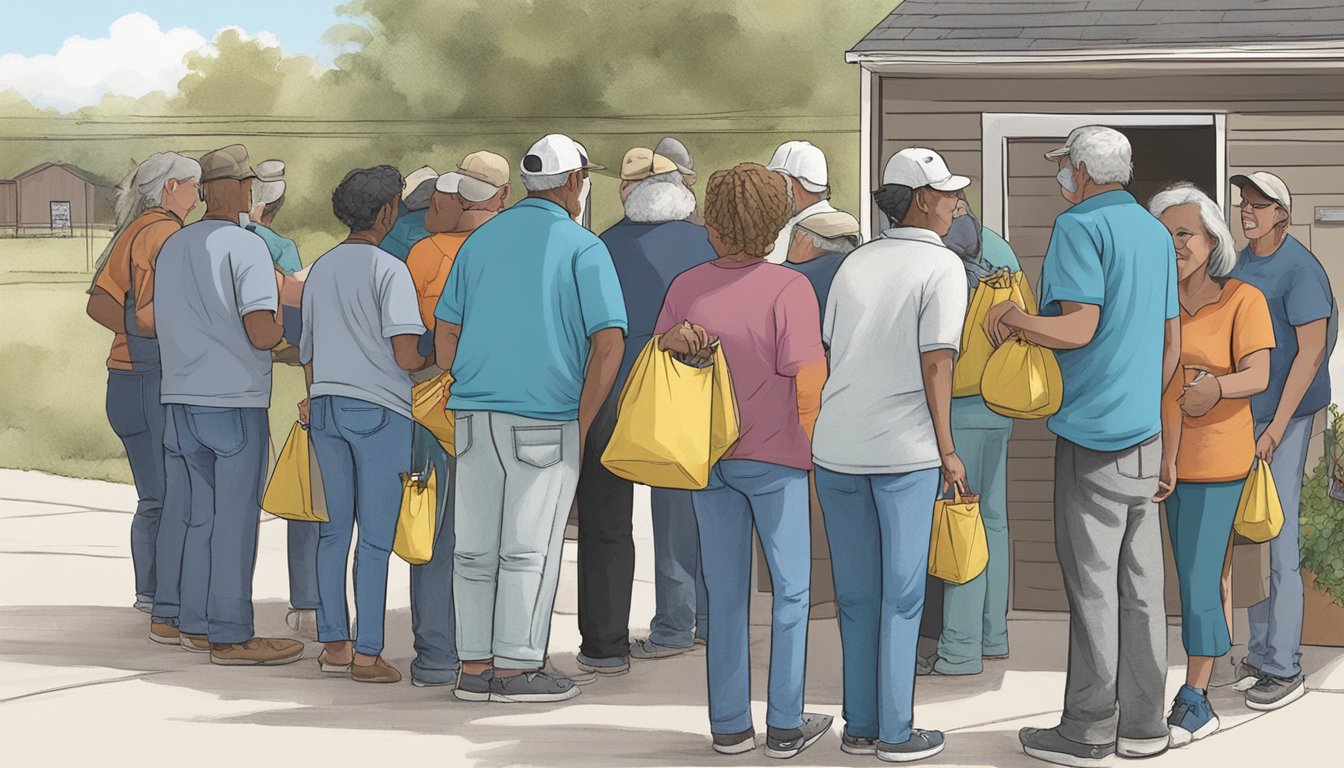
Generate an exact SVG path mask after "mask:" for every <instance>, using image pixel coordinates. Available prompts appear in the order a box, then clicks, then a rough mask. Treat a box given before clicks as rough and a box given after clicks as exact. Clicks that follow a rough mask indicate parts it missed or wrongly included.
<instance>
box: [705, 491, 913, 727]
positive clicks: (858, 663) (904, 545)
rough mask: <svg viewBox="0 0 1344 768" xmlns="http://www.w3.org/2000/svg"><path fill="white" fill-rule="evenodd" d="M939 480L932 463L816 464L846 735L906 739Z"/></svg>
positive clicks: (910, 724)
mask: <svg viewBox="0 0 1344 768" xmlns="http://www.w3.org/2000/svg"><path fill="white" fill-rule="evenodd" d="M938 484H939V471H938V470H937V469H922V470H918V471H915V472H907V473H904V474H899V475H848V474H842V473H839V472H832V471H830V470H828V469H825V468H823V467H817V496H818V498H819V499H820V501H821V508H822V517H823V519H824V521H825V523H826V537H827V539H828V540H829V541H830V544H831V572H832V574H833V575H834V576H835V598H836V603H837V604H838V606H839V608H840V647H841V649H842V651H843V653H844V681H845V699H844V709H843V714H844V718H845V724H846V725H847V726H848V728H849V732H850V733H851V734H853V735H855V736H859V737H863V738H869V739H871V738H875V737H876V738H878V739H880V740H882V741H884V742H887V743H888V744H900V743H903V742H905V741H907V740H909V738H910V730H911V727H912V726H913V723H914V707H915V646H916V644H917V643H918V641H919V620H920V614H921V613H922V612H923V610H924V578H925V574H927V573H928V569H929V536H930V534H931V533H932V531H933V502H934V500H935V499H936V498H937V495H938ZM710 647H711V648H712V647H713V646H710Z"/></svg>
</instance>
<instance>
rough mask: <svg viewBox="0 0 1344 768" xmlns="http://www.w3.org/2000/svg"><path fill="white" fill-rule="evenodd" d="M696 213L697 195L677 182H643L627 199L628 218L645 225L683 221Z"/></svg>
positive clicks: (626, 211) (626, 213)
mask: <svg viewBox="0 0 1344 768" xmlns="http://www.w3.org/2000/svg"><path fill="white" fill-rule="evenodd" d="M694 212H695V194H694V193H692V192H691V190H689V189H687V188H685V187H683V186H681V185H679V184H677V183H675V182H666V181H645V182H642V183H640V185H639V186H637V187H635V188H634V190H632V191H631V192H630V196H629V197H627V198H626V199H625V215H626V217H627V218H629V219H630V220H631V221H638V222H640V223H644V224H662V223H663V222H667V221H681V220H683V219H685V218H686V217H687V216H690V215H691V214H692V213H694Z"/></svg>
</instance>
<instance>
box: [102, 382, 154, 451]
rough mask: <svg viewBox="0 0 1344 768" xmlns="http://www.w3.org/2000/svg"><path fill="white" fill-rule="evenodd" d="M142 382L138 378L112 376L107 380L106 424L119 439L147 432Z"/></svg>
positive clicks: (147, 424) (147, 425) (147, 423)
mask: <svg viewBox="0 0 1344 768" xmlns="http://www.w3.org/2000/svg"><path fill="white" fill-rule="evenodd" d="M143 387H144V382H143V380H142V379H141V378H140V377H139V376H121V375H119V374H112V375H111V376H109V377H108V380H107V423H108V424H110V425H111V426H112V432H113V433H115V434H116V436H117V437H120V438H123V439H124V438H128V437H135V436H136V435H139V434H141V433H144V432H148V431H149V422H148V420H146V418H145V397H144V392H143Z"/></svg>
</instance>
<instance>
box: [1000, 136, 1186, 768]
mask: <svg viewBox="0 0 1344 768" xmlns="http://www.w3.org/2000/svg"><path fill="white" fill-rule="evenodd" d="M1046 157H1047V158H1048V159H1050V160H1055V161H1057V162H1058V164H1059V174H1058V177H1057V178H1058V180H1059V186H1060V190H1061V194H1062V195H1063V196H1064V199H1066V200H1068V201H1069V202H1070V203H1072V204H1073V207H1071V208H1069V209H1068V210H1067V211H1065V212H1064V213H1061V214H1060V215H1059V217H1058V218H1057V219H1056V220H1055V229H1054V232H1053V234H1052V235H1051V238H1050V247H1049V249H1048V250H1047V252H1046V256H1045V264H1044V267H1043V268H1042V272H1041V284H1040V304H1041V314H1040V315H1039V316H1037V315H1028V314H1027V313H1026V312H1024V311H1022V309H1021V308H1019V307H1018V306H1017V305H1016V304H1013V303H1011V302H1005V303H1003V304H999V305H996V306H994V307H991V308H990V310H989V313H988V315H987V317H986V319H985V329H986V331H987V332H988V334H989V336H990V338H991V340H992V341H994V343H995V344H996V345H997V344H1001V343H1003V342H1004V341H1005V340H1007V339H1008V338H1009V337H1010V336H1011V335H1013V334H1014V333H1016V334H1018V335H1020V336H1022V337H1024V338H1025V339H1026V340H1027V341H1029V342H1031V343H1034V344H1039V345H1040V346H1043V347H1046V348H1049V349H1053V350H1056V355H1057V357H1058V360H1059V367H1060V370H1061V372H1062V373H1063V378H1064V399H1063V403H1062V405H1061V406H1060V409H1059V412H1058V413H1056V414H1055V415H1054V416H1052V417H1051V418H1050V421H1049V427H1050V430H1051V431H1052V432H1054V433H1055V435H1057V436H1058V440H1057V442H1056V446H1055V498H1054V506H1055V548H1056V552H1057V554H1058V557H1059V564H1060V568H1061V570H1062V571H1063V574H1064V589H1065V592H1066V594H1067V596H1068V600H1069V607H1070V610H1071V616H1070V622H1069V674H1068V679H1067V683H1066V688H1065V694H1064V715H1063V718H1062V719H1061V721H1060V724H1059V726H1058V727H1055V728H1049V729H1037V728H1023V729H1022V731H1021V732H1020V734H1019V738H1020V739H1021V741H1022V746H1023V748H1024V749H1025V750H1026V752H1027V754H1029V755H1031V756H1033V757H1036V758H1038V759H1041V760H1045V761H1047V762H1053V763H1059V764H1061V765H1092V764H1094V762H1096V761H1101V760H1104V759H1106V758H1107V757H1109V756H1110V755H1112V754H1116V753H1118V754H1119V755H1120V756H1121V757H1148V756H1152V755H1156V754H1160V753H1161V752H1164V751H1165V750H1166V749H1167V744H1168V738H1169V731H1168V728H1167V725H1166V723H1165V722H1164V717H1163V715H1164V707H1163V700H1164V698H1165V691H1164V686H1165V684H1166V669H1167V634H1166V615H1165V610H1164V607H1163V597H1162V595H1163V568H1162V565H1161V563H1162V534H1161V529H1160V528H1159V526H1160V518H1159V517H1158V509H1157V502H1158V501H1161V500H1162V499H1164V498H1166V497H1167V496H1168V495H1169V494H1170V493H1171V491H1172V488H1173V486H1174V484H1175V478H1174V477H1173V476H1172V471H1173V469H1174V467H1172V466H1170V465H1168V464H1166V463H1164V462H1163V455H1162V434H1161V433H1162V421H1161V397H1162V390H1163V387H1164V386H1165V385H1166V384H1167V382H1169V381H1170V380H1171V377H1172V376H1173V375H1175V373H1176V368H1177V364H1178V361H1179V358H1180V350H1181V325H1180V317H1179V315H1180V305H1179V303H1178V301H1177V296H1176V255H1175V251H1174V249H1173V246H1172V239H1171V235H1170V234H1169V233H1168V232H1167V229H1166V227H1164V226H1163V225H1162V223H1161V222H1159V221H1158V220H1157V219H1156V218H1154V217H1153V215H1152V214H1150V213H1148V211H1147V210H1145V209H1144V208H1143V206H1141V205H1139V204H1138V202H1136V201H1135V199H1134V197H1133V195H1131V194H1130V193H1129V192H1127V191H1125V188H1124V187H1125V185H1126V184H1128V183H1129V182H1130V180H1131V178H1132V176H1133V166H1132V162H1131V151H1130V145H1129V140H1128V139H1127V138H1125V136H1124V135H1123V134H1121V133H1119V132H1118V131H1115V130H1113V129H1110V128H1105V127H1101V126H1087V127H1084V128H1079V129H1077V130H1075V131H1073V132H1072V133H1070V134H1069V138H1068V140H1067V141H1066V142H1065V144H1064V146H1063V147H1061V148H1060V149H1057V150H1054V151H1052V152H1050V153H1048V154H1047V155H1046ZM1103 308H1104V311H1103Z"/></svg>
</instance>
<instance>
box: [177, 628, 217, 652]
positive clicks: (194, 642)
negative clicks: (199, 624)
mask: <svg viewBox="0 0 1344 768" xmlns="http://www.w3.org/2000/svg"><path fill="white" fill-rule="evenodd" d="M177 634H178V638H177V644H178V645H180V646H182V649H183V650H186V651H191V652H192V653H209V652H210V639H209V638H207V637H206V636H205V635H189V634H187V633H186V632H182V631H181V630H179V631H178V633H177Z"/></svg>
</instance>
